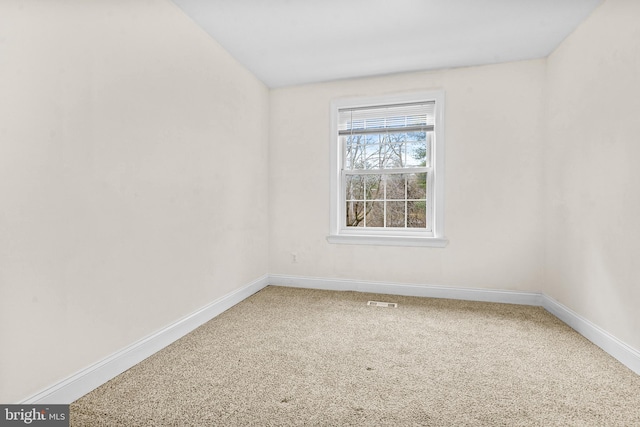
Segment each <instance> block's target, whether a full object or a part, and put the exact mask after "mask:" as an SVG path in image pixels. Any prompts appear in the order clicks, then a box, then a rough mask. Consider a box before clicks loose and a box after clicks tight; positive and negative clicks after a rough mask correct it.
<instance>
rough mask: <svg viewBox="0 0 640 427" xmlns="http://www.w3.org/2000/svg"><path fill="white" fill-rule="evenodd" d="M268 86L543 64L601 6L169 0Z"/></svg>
mask: <svg viewBox="0 0 640 427" xmlns="http://www.w3.org/2000/svg"><path fill="white" fill-rule="evenodd" d="M173 2H174V3H176V4H177V5H178V6H179V7H180V8H181V9H182V10H184V12H185V13H186V14H187V15H188V16H190V17H191V18H192V19H193V20H194V21H195V22H196V23H197V24H198V25H200V26H201V27H202V28H203V29H204V30H205V31H206V32H207V33H209V34H210V35H211V37H213V38H214V39H215V40H216V41H217V42H218V43H220V44H221V45H222V46H223V47H224V48H225V49H226V50H227V51H229V52H230V53H231V55H233V56H234V57H235V58H236V59H237V60H238V61H239V62H240V63H242V64H243V65H244V66H245V67H246V68H248V69H249V70H251V72H253V73H254V74H255V75H256V76H257V77H258V78H259V79H260V80H262V81H263V82H264V83H265V84H266V85H267V86H269V87H272V88H274V87H282V86H290V85H296V84H303V83H312V82H321V81H329V80H336V79H344V78H352V77H363V76H374V75H382V74H391V73H398V72H406V71H416V70H431V69H440V68H451V67H463V66H470V65H480V64H492V63H499V62H507V61H518V60H524V59H533V58H543V57H546V56H547V55H549V54H550V53H551V52H553V50H554V49H555V48H556V47H557V46H558V45H559V44H560V43H561V42H562V40H564V39H565V37H567V36H568V35H569V34H570V33H571V32H572V31H573V30H574V29H575V28H576V27H577V26H578V25H579V24H580V23H581V22H582V21H583V20H584V19H585V18H586V17H587V16H588V15H589V14H590V13H591V12H592V11H593V9H595V8H596V7H597V6H598V5H599V4H600V3H601V2H602V0H173Z"/></svg>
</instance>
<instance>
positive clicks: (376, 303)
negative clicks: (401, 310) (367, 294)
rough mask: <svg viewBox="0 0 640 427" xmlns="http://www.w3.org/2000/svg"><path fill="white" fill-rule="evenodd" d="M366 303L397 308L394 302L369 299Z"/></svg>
mask: <svg viewBox="0 0 640 427" xmlns="http://www.w3.org/2000/svg"><path fill="white" fill-rule="evenodd" d="M367 305H372V306H374V307H390V308H398V304H396V303H395V302H380V301H369V302H368V303H367Z"/></svg>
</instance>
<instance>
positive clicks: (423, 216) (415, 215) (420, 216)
mask: <svg viewBox="0 0 640 427" xmlns="http://www.w3.org/2000/svg"><path fill="white" fill-rule="evenodd" d="M426 226H427V202H426V201H425V200H420V201H416V202H407V227H409V228H425V227H426Z"/></svg>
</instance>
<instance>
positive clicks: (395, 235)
mask: <svg viewBox="0 0 640 427" xmlns="http://www.w3.org/2000/svg"><path fill="white" fill-rule="evenodd" d="M419 101H435V112H434V114H435V130H434V131H435V144H434V147H433V150H434V151H433V156H434V157H433V161H434V165H433V169H434V183H433V191H434V195H433V200H432V203H433V207H432V213H433V218H434V224H433V230H432V231H431V232H429V233H427V232H422V231H414V230H405V229H399V230H395V229H394V230H382V231H378V230H372V229H360V228H359V229H347V228H346V227H342V226H341V218H343V217H344V203H343V202H342V192H341V187H340V176H341V170H340V166H339V165H341V160H342V153H341V147H340V143H339V138H338V137H337V135H338V110H339V109H343V108H357V107H366V106H372V105H389V104H402V103H410V102H419ZM330 147H331V164H330V166H331V180H330V185H331V201H330V209H331V217H330V231H329V235H328V236H327V241H328V242H329V243H343V244H352V245H387V246H426V247H437V248H444V247H445V246H446V245H447V243H448V242H449V241H448V240H447V239H446V238H445V237H444V91H443V90H435V91H424V92H412V93H408V94H400V95H387V96H376V97H359V98H344V99H337V100H334V101H332V102H331V143H330ZM341 206H342V207H341Z"/></svg>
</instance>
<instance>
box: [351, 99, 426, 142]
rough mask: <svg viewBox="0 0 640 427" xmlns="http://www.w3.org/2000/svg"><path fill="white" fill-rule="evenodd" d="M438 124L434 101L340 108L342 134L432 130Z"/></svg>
mask: <svg viewBox="0 0 640 427" xmlns="http://www.w3.org/2000/svg"><path fill="white" fill-rule="evenodd" d="M434 124H435V102H434V101H428V102H418V103H408V104H395V105H385V106H376V107H362V108H345V109H340V110H338V134H339V135H346V134H351V135H356V134H365V133H380V132H394V131H403V132H408V131H429V130H433V126H434Z"/></svg>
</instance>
